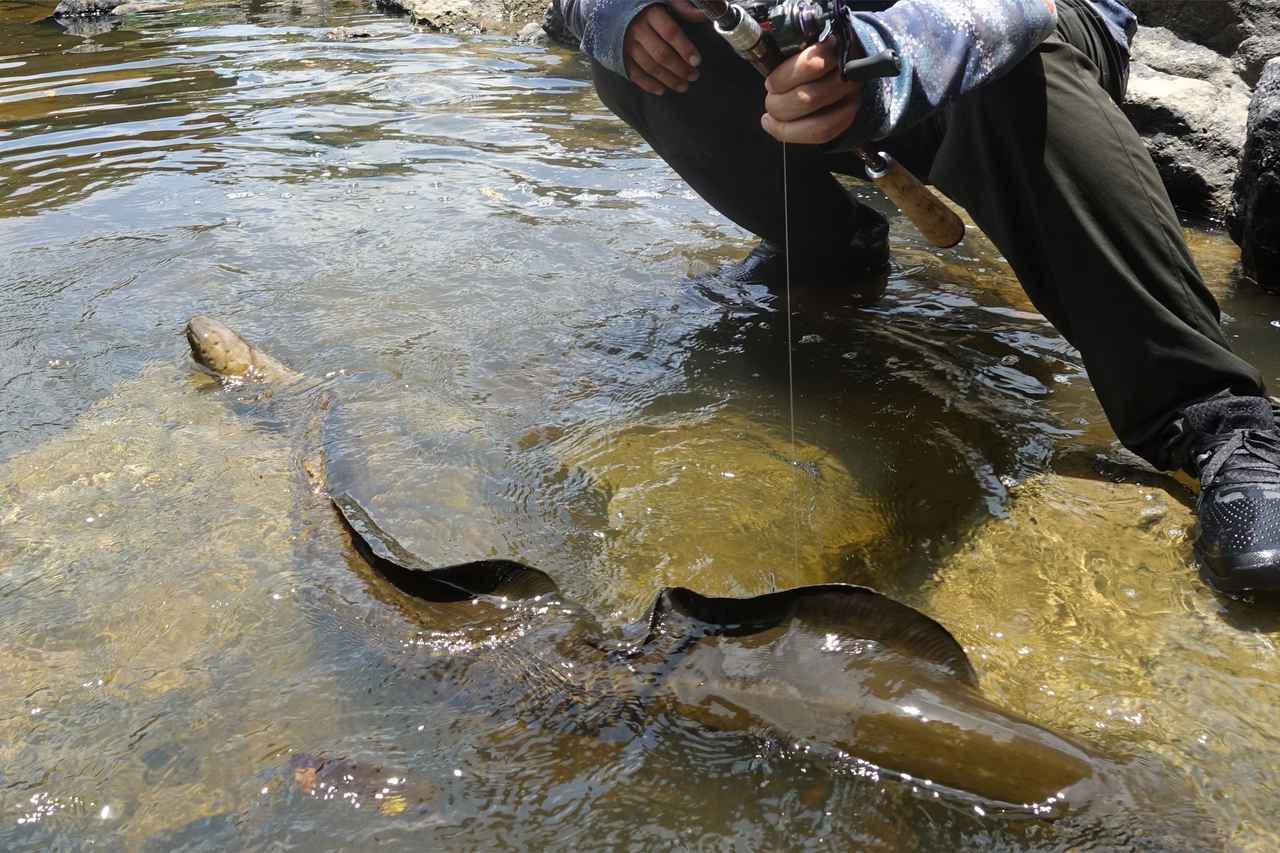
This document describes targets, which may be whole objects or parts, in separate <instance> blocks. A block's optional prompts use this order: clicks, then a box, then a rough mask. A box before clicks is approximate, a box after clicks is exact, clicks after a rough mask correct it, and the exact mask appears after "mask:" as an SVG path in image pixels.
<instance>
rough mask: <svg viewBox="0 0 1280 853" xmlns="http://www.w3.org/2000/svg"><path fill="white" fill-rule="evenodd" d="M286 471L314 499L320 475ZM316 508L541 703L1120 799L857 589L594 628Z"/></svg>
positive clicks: (961, 666) (229, 359) (1077, 754)
mask: <svg viewBox="0 0 1280 853" xmlns="http://www.w3.org/2000/svg"><path fill="white" fill-rule="evenodd" d="M186 334H187V339H188V341H189V343H190V346H191V352H192V355H193V357H194V358H195V360H196V361H197V362H198V363H199V364H200V365H202V366H203V367H204V368H205V369H207V370H208V371H211V372H212V373H214V374H216V375H218V376H220V377H225V378H228V379H233V380H235V381H238V382H244V383H261V384H262V386H263V391H264V393H275V391H276V390H279V389H283V388H288V387H290V386H293V387H298V386H301V387H302V388H303V389H304V393H315V394H319V395H325V396H326V399H325V401H324V405H323V406H321V407H319V408H324V409H327V408H328V406H329V403H330V401H329V399H328V398H327V395H328V394H329V393H330V392H328V391H307V390H306V383H305V382H304V381H303V380H304V377H303V376H302V375H301V374H299V373H297V372H295V371H293V370H291V369H289V368H288V367H287V366H285V365H284V364H282V363H281V362H279V361H278V360H276V359H274V358H272V357H271V356H269V355H268V354H266V353H265V352H263V351H261V350H259V349H257V348H256V347H254V346H253V345H251V344H249V343H248V342H247V341H245V340H244V338H242V337H241V336H240V335H239V334H237V333H236V332H235V331H233V330H232V329H230V328H229V327H227V326H226V325H225V324H223V323H221V322H219V321H217V320H213V319H210V318H207V317H196V318H193V319H192V320H191V321H190V323H189V324H188V326H187V329H186ZM273 389H275V390H273ZM313 408H314V407H313ZM307 460H309V461H307ZM304 464H305V467H306V470H307V473H308V475H309V476H310V477H311V479H312V481H313V483H314V484H315V486H316V488H317V489H318V490H324V489H326V488H327V486H326V483H325V477H324V473H323V467H324V465H323V461H322V460H317V459H316V458H315V457H314V456H312V457H306V458H305V459H304ZM330 498H331V501H332V505H333V507H334V509H335V510H336V512H337V516H338V519H339V520H340V522H341V523H342V525H343V526H344V527H345V529H346V530H347V532H348V534H349V535H350V539H351V542H352V544H353V545H354V547H355V549H356V551H357V553H358V554H359V555H360V556H361V558H362V559H363V560H364V562H365V563H367V564H368V566H369V567H371V568H372V570H373V571H374V572H375V573H376V574H377V575H379V576H381V578H383V579H385V580H386V581H388V582H390V583H391V584H392V585H394V586H395V587H397V588H398V589H399V590H401V591H402V592H404V593H407V594H409V595H411V596H413V597H414V598H416V599H418V600H420V601H421V602H422V603H423V606H424V610H423V613H424V614H425V616H424V617H423V618H426V619H427V620H429V621H431V620H434V623H435V627H437V628H438V629H440V630H443V631H448V630H459V629H465V628H467V627H469V626H474V625H476V624H479V623H483V622H485V621H486V620H489V622H490V623H491V624H498V625H510V624H513V621H512V618H511V616H512V612H513V611H516V612H520V613H522V614H523V622H524V623H526V624H528V625H531V626H534V627H533V629H531V630H529V631H527V632H526V635H525V636H524V637H523V638H522V641H523V642H529V643H543V644H553V645H554V647H555V650H556V654H557V655H558V656H559V659H560V660H561V667H560V668H558V671H557V675H556V678H557V682H556V686H555V690H556V692H557V698H556V700H555V702H554V703H550V704H552V705H555V704H556V703H559V705H560V706H562V705H563V703H564V697H565V696H566V695H567V696H571V697H575V699H574V701H576V702H578V703H579V704H581V705H591V704H593V702H594V697H599V696H602V695H605V694H609V695H617V694H623V693H625V694H627V695H630V696H633V697H640V698H641V699H642V701H643V702H644V703H645V705H646V707H648V708H650V709H654V710H658V709H660V710H662V711H663V712H669V713H675V714H679V715H681V716H682V717H684V718H686V719H688V720H691V721H693V722H695V723H696V724H698V725H702V726H706V727H708V728H709V729H712V730H716V731H724V732H744V733H747V732H753V731H757V730H759V729H760V728H761V727H762V726H764V727H766V728H768V729H770V730H774V731H776V732H777V733H779V734H780V735H782V736H784V737H786V738H788V739H790V740H792V741H804V742H806V743H813V744H817V745H820V746H821V747H823V748H828V749H830V750H832V751H833V752H834V753H835V754H837V755H840V756H842V757H848V758H851V759H852V760H854V761H856V762H861V763H865V764H866V765H867V766H873V767H874V768H876V770H877V772H880V773H883V774H885V775H886V776H888V777H890V778H898V779H900V780H904V781H905V782H907V783H910V784H912V785H916V786H923V787H924V788H925V789H926V790H928V791H931V792H932V793H933V794H935V795H937V794H941V795H942V796H944V797H950V798H953V799H955V800H958V801H960V802H964V803H969V804H971V805H975V806H976V807H977V808H978V810H979V813H996V814H1006V815H1016V816H1025V817H1030V818H1054V817H1059V816H1062V815H1066V814H1071V813H1075V812H1077V811H1079V810H1080V809H1082V808H1084V807H1086V806H1088V805H1089V804H1091V803H1096V802H1097V801H1099V800H1105V799H1106V798H1109V797H1113V796H1124V786H1123V785H1122V784H1120V783H1119V782H1118V781H1117V778H1116V777H1117V770H1118V768H1119V767H1120V765H1119V764H1118V763H1117V762H1116V761H1114V760H1112V759H1109V758H1106V757H1104V756H1101V755H1099V754H1098V753H1096V752H1094V751H1092V750H1091V749H1090V748H1088V747H1087V746H1085V745H1083V744H1081V743H1078V742H1076V741H1074V740H1072V739H1070V738H1067V737H1064V736H1062V735H1059V734H1056V733H1054V732H1052V731H1050V730H1048V729H1046V728H1044V727H1042V726H1039V725H1037V724H1035V723H1033V722H1030V721H1028V720H1026V719H1024V718H1022V717H1020V716H1018V715H1017V714H1014V713H1012V712H1010V711H1008V710H1005V709H1003V708H1001V707H999V706H998V705H996V704H995V703H993V702H991V701H990V700H988V699H986V698H985V697H984V696H983V695H982V693H981V691H980V690H979V686H978V679H977V675H976V673H975V670H974V668H973V666H972V664H971V663H970V661H969V659H968V657H967V655H966V654H965V651H964V649H963V648H962V647H961V646H960V644H959V643H958V642H957V641H956V640H955V638H954V637H952V635H951V634H950V633H948V631H947V630H946V629H945V628H944V627H942V626H941V625H940V624H938V623H937V622H935V621H934V620H933V619H931V618H930V617H928V616H926V615H925V614H923V613H921V612H919V611H917V610H915V609H913V608H911V607H909V606H907V605H904V604H902V603H899V602H897V601H894V600H893V599H890V598H888V597H886V596H884V595H881V594H879V593H877V592H875V591H874V590H872V589H869V588H866V587H861V586H852V585H845V584H823V585H816V586H805V587H797V588H793V589H786V590H782V591H778V592H772V593H768V594H765V595H758V596H754V597H749V598H721V597H709V596H704V595H701V594H699V593H698V592H696V591H694V590H691V589H685V588H679V587H671V588H664V589H662V590H660V591H658V592H657V593H656V599H655V601H654V603H653V605H652V608H651V609H650V611H649V613H648V616H647V618H645V619H643V620H640V621H638V622H636V623H633V624H631V625H628V626H626V627H624V628H622V629H621V630H605V629H603V628H602V627H601V625H600V624H599V623H598V622H597V621H596V620H595V619H594V618H592V616H591V615H590V614H589V613H587V612H585V610H584V609H583V608H581V607H579V606H577V605H575V604H574V603H572V602H571V601H569V600H567V599H566V597H565V596H563V595H562V594H561V592H560V590H559V588H558V586H557V584H556V582H555V580H553V579H552V577H550V576H549V575H548V574H546V573H545V572H543V571H541V570H539V569H536V568H532V567H530V566H526V565H523V564H521V563H518V562H513V561H507V560H497V559H490V560H480V561H476V562H468V563H462V564H458V565H450V566H431V565H428V564H427V563H425V562H424V561H422V560H420V559H419V558H418V557H416V556H414V555H413V554H411V553H409V552H408V551H407V550H406V549H405V548H404V547H402V546H401V545H400V544H399V543H398V542H397V541H396V540H395V539H394V538H393V537H392V535H391V534H389V533H388V532H387V531H385V530H383V529H381V528H380V527H379V526H378V524H377V522H376V521H375V519H374V518H373V517H372V516H371V514H370V512H369V511H368V510H367V509H366V508H365V507H364V506H362V504H361V503H360V502H359V501H358V500H357V499H356V498H354V497H352V496H351V495H350V494H346V493H336V494H331V495H330ZM494 654H495V655H496V654H502V651H501V650H500V649H499V650H498V651H495V652H494ZM566 681H568V682H571V683H570V684H569V686H568V687H566ZM570 688H571V689H570ZM538 689H540V688H539V682H537V680H536V679H533V680H531V686H530V690H531V691H535V692H536V691H537V690H538ZM600 705H601V706H602V707H607V706H608V703H607V702H601V703H600ZM559 712H560V711H559V710H557V711H556V713H559ZM549 713H550V712H549Z"/></svg>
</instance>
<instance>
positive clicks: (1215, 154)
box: [1124, 26, 1249, 218]
mask: <svg viewBox="0 0 1280 853" xmlns="http://www.w3.org/2000/svg"><path fill="white" fill-rule="evenodd" d="M1248 110H1249V87H1248V86H1247V85H1245V82H1244V81H1243V80H1241V79H1240V77H1239V76H1238V75H1237V74H1236V73H1235V70H1234V68H1233V67H1232V64H1231V60H1229V59H1227V58H1226V57H1224V56H1221V55H1219V54H1217V53H1214V52H1213V51H1212V50H1210V49H1209V48H1207V47H1201V46H1200V45H1195V44H1191V43H1189V42H1185V41H1182V40H1181V39H1179V38H1178V37H1177V36H1175V35H1174V34H1173V33H1172V32H1171V31H1169V30H1166V29H1161V28H1159V27H1145V26H1144V27H1139V28H1138V35H1137V37H1136V38H1135V39H1134V41H1133V60H1132V65H1131V66H1130V69H1129V91H1128V94H1127V95H1126V97H1125V103H1124V111H1125V114H1126V115H1128V116H1129V120H1130V121H1132V122H1133V125H1134V127H1136V128H1137V129H1138V132H1139V133H1141V134H1142V137H1143V139H1144V140H1145V141H1146V143H1147V148H1148V150H1150V151H1151V157H1152V159H1153V160H1155V163H1156V168H1157V169H1159V170H1160V177H1161V178H1163V179H1164V183H1165V186H1166V187H1167V188H1168V190H1169V195H1170V196H1171V197H1172V198H1173V200H1174V204H1175V205H1177V206H1178V207H1179V208H1180V209H1182V210H1184V211H1186V212H1188V213H1193V214H1197V215H1201V216H1208V217H1212V218H1221V217H1223V216H1225V215H1226V213H1227V211H1228V209H1229V208H1230V207H1231V188H1232V182H1233V181H1234V179H1235V174H1236V166H1237V164H1238V163H1239V161H1240V147H1241V144H1242V143H1243V142H1244V127H1245V117H1246V114H1247V113H1248Z"/></svg>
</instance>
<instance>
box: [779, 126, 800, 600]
mask: <svg viewBox="0 0 1280 853" xmlns="http://www.w3.org/2000/svg"><path fill="white" fill-rule="evenodd" d="M788 189H789V186H788V183H787V143H785V142H784V143H782V263H783V268H784V269H785V270H786V277H787V290H786V296H785V298H784V300H783V301H784V305H783V307H784V309H785V310H786V312H787V419H788V423H789V424H790V427H791V457H792V459H791V465H792V467H794V468H795V469H796V473H795V487H796V496H795V512H793V513H792V514H791V576H792V577H797V576H798V575H799V567H800V505H801V504H800V459H799V456H798V454H797V452H796V378H795V365H794V364H793V362H792V357H791V352H792V346H791V199H790V198H789V194H788Z"/></svg>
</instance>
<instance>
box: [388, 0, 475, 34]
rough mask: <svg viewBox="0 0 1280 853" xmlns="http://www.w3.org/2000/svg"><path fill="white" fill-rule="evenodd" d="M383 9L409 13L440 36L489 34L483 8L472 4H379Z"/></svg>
mask: <svg viewBox="0 0 1280 853" xmlns="http://www.w3.org/2000/svg"><path fill="white" fill-rule="evenodd" d="M376 2H377V3H378V5H379V6H384V7H388V8H391V9H397V10H400V11H402V12H405V13H406V14H408V15H409V17H410V18H412V19H413V22H414V23H415V24H417V25H418V26H421V27H425V28H426V29H429V30H431V31H432V32H437V33H456V34H459V35H475V34H477V33H482V32H484V31H485V27H484V23H483V19H484V17H485V15H484V11H483V10H482V8H481V7H482V6H483V5H492V6H495V7H496V5H497V4H496V3H493V4H483V3H476V2H472V0H376Z"/></svg>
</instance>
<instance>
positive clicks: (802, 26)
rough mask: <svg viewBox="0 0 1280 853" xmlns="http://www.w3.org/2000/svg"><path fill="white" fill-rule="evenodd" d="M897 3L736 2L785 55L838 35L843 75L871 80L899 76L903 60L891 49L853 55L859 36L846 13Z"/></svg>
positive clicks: (872, 0) (826, 0) (825, 0)
mask: <svg viewBox="0 0 1280 853" xmlns="http://www.w3.org/2000/svg"><path fill="white" fill-rule="evenodd" d="M893 3H894V0H781V2H778V0H738V2H734V3H733V5H734V6H737V7H738V8H739V9H740V10H741V11H742V13H743V14H744V15H746V16H748V17H750V18H751V19H752V20H754V21H755V22H756V23H757V24H759V25H760V30H761V31H762V32H764V33H767V34H768V35H769V37H770V38H771V39H772V40H773V43H774V44H775V45H777V47H778V52H779V53H781V54H782V55H783V56H784V57H785V56H791V55H793V54H796V53H799V52H800V51H801V50H804V49H805V48H806V47H808V46H809V45H811V44H817V43H818V42H820V41H823V40H824V39H827V38H830V37H832V36H834V37H835V39H836V43H837V47H838V49H839V51H840V69H841V71H840V75H841V76H842V77H843V78H844V79H845V80H870V79H871V78H873V77H893V76H896V75H897V74H898V73H899V72H900V71H901V70H902V64H901V62H900V61H899V59H898V55H897V53H895V52H894V51H891V50H886V51H883V52H881V53H878V54H876V55H875V56H851V55H850V53H851V48H852V46H853V45H855V44H857V39H856V38H855V37H854V34H853V27H852V25H851V24H850V23H849V16H848V14H846V13H848V12H879V11H883V10H884V9H887V8H889V7H890V6H892V5H893ZM860 47H861V46H859V48H860ZM858 52H859V53H860V52H861V50H860V49H859V51H858Z"/></svg>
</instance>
